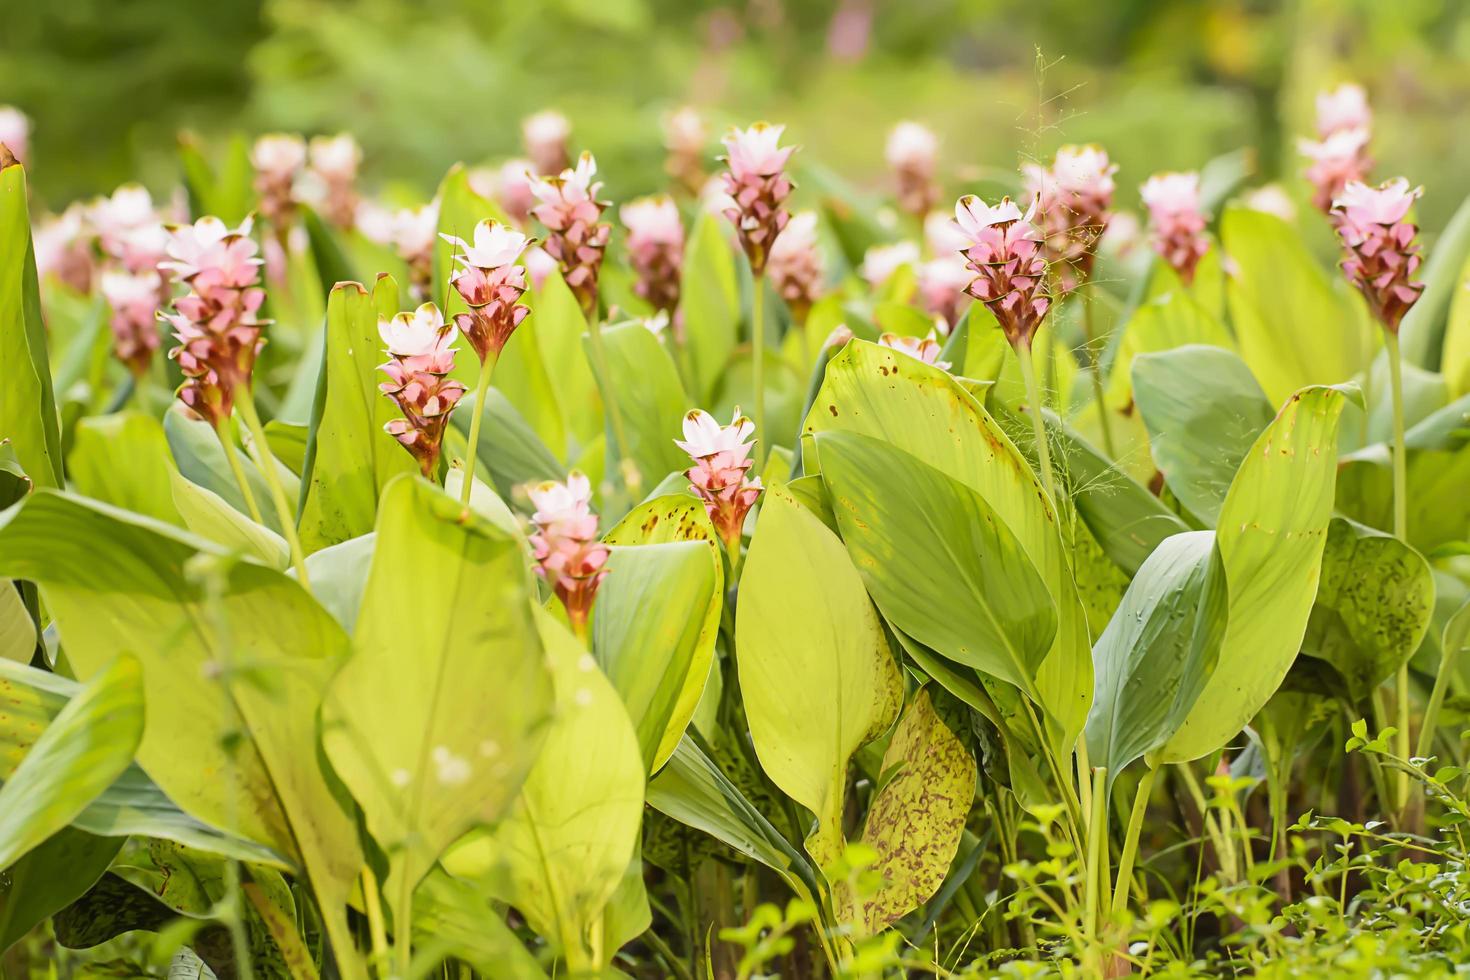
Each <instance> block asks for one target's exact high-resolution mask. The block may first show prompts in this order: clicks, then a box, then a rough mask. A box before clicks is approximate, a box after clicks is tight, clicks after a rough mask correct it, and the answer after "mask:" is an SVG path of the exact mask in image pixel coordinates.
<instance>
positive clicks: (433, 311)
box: [378, 303, 465, 479]
mask: <svg viewBox="0 0 1470 980" xmlns="http://www.w3.org/2000/svg"><path fill="white" fill-rule="evenodd" d="M378 335H379V336H380V337H382V338H383V345H384V348H385V349H384V353H385V354H387V355H388V358H389V359H388V362H387V363H386V364H383V365H381V366H380V368H379V370H381V371H382V372H383V373H384V374H386V375H388V380H387V381H384V382H383V383H382V384H380V385H379V386H378V389H379V390H380V391H382V392H383V394H385V395H387V396H388V397H389V398H391V399H393V401H394V403H395V404H397V405H398V408H399V409H400V410H401V411H402V412H403V418H401V419H394V420H393V421H391V422H389V423H388V424H387V425H385V426H384V427H383V428H384V429H386V430H387V432H388V434H389V435H390V436H392V437H393V438H395V439H397V440H398V442H399V443H400V444H401V445H402V446H403V447H404V448H405V449H407V450H408V451H409V452H410V453H411V454H412V455H413V458H414V459H416V460H418V463H419V469H420V470H421V471H422V472H423V474H424V476H426V477H430V478H431V479H432V477H433V475H434V470H435V469H436V468H437V467H438V465H439V452H440V450H441V448H442V447H443V443H444V427H445V425H446V423H448V421H449V413H450V411H451V410H452V409H453V408H454V406H455V404H456V403H458V402H459V400H460V398H462V397H463V396H464V393H465V387H464V385H463V384H461V383H460V382H458V381H451V380H450V378H449V372H451V371H453V370H454V351H455V348H454V346H453V340H454V328H453V327H452V326H451V325H449V324H446V323H445V322H444V314H443V313H441V312H439V307H437V306H435V305H434V304H433V303H425V304H423V305H422V306H420V307H419V308H418V309H417V310H414V311H413V312H412V313H399V314H398V315H397V316H395V317H394V318H393V319H391V320H379V321H378Z"/></svg>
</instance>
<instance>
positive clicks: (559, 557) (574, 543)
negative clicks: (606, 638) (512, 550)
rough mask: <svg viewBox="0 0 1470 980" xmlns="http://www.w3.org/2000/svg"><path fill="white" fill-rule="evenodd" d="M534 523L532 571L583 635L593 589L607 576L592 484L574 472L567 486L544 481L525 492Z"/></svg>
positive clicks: (595, 589)
mask: <svg viewBox="0 0 1470 980" xmlns="http://www.w3.org/2000/svg"><path fill="white" fill-rule="evenodd" d="M529 492H530V496H531V503H532V504H533V505H535V507H536V512H535V513H534V514H532V515H531V521H532V523H533V524H535V525H536V530H535V532H534V533H533V534H532V535H531V548H532V551H533V553H534V554H535V557H536V572H537V574H539V575H540V576H541V577H542V578H544V579H546V581H548V582H550V583H551V586H552V588H553V589H554V590H555V592H556V597H557V598H558V599H560V600H561V604H562V607H563V608H565V609H566V611H567V619H568V620H570V621H571V624H572V628H573V629H574V630H575V631H576V633H577V635H579V636H585V634H586V630H587V618H588V616H589V614H590V613H591V612H592V602H593V600H594V599H596V597H597V587H598V586H599V585H601V584H602V580H603V579H604V578H606V577H607V571H608V570H607V559H608V554H609V550H608V547H607V545H605V544H603V543H602V542H601V541H599V540H598V539H597V515H596V514H594V513H592V508H591V502H592V484H591V482H590V481H589V480H588V479H587V477H585V476H583V475H582V474H581V473H578V472H577V471H576V470H573V471H572V472H571V473H569V474H568V475H567V482H565V483H556V482H554V481H547V482H545V483H541V484H538V485H537V486H534V487H531V488H530V491H529Z"/></svg>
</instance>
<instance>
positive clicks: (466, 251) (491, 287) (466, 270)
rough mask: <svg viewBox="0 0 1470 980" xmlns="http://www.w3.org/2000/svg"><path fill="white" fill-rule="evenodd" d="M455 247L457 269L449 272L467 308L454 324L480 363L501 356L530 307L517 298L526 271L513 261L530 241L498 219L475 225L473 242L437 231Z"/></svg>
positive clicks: (520, 292)
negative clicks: (456, 249)
mask: <svg viewBox="0 0 1470 980" xmlns="http://www.w3.org/2000/svg"><path fill="white" fill-rule="evenodd" d="M440 237H441V238H443V239H444V240H445V241H446V242H448V243H449V244H451V245H453V246H455V247H456V248H458V249H459V251H458V252H456V253H455V255H454V261H455V262H457V263H459V265H460V266H461V268H460V269H459V270H458V271H456V272H455V273H454V274H453V275H452V276H450V277H449V282H450V284H451V285H453V286H454V288H455V290H456V291H457V292H458V293H459V295H460V297H461V298H462V299H463V300H464V301H465V303H466V304H467V305H468V306H469V308H470V309H469V312H468V313H459V314H456V315H455V317H454V325H455V326H457V327H458V328H459V330H460V333H462V334H464V336H465V339H466V340H468V341H469V342H470V347H471V348H472V349H473V350H474V352H475V354H476V356H478V357H479V358H480V364H481V365H483V364H484V363H485V362H486V361H487V360H489V359H491V358H494V359H496V360H498V359H499V357H500V352H501V351H502V350H503V349H504V348H505V342H506V341H507V340H509V339H510V335H511V334H512V333H514V332H515V329H516V327H518V326H520V325H521V321H522V320H524V319H525V318H526V315H527V314H528V313H530V312H531V310H530V307H527V306H525V305H523V304H522V303H521V302H520V298H521V295H522V294H523V293H525V291H526V270H525V269H523V268H521V267H520V266H519V265H516V262H517V261H518V260H519V259H520V257H521V253H523V252H524V251H525V250H526V246H528V245H529V244H531V240H530V239H528V238H527V237H526V236H525V235H522V234H521V233H520V232H518V231H515V230H514V229H512V228H508V227H506V226H505V225H502V224H500V223H499V222H496V221H491V220H488V219H487V220H485V221H481V222H480V223H479V224H478V225H476V226H475V234H474V243H473V244H471V243H469V242H466V241H465V240H464V239H463V238H457V237H455V236H453V235H440Z"/></svg>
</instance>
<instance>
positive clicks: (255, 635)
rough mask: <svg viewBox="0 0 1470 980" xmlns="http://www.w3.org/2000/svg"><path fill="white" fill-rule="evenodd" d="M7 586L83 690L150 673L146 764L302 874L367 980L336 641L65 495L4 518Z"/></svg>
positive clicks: (311, 613)
mask: <svg viewBox="0 0 1470 980" xmlns="http://www.w3.org/2000/svg"><path fill="white" fill-rule="evenodd" d="M0 576H14V577H18V578H26V579H30V580H31V581H34V582H37V583H38V584H39V585H40V587H41V591H42V595H43V597H44V598H45V600H46V605H47V608H48V609H50V611H51V612H52V614H53V615H54V616H55V620H56V623H57V626H58V629H59V631H60V633H61V635H62V637H63V638H64V639H63V643H64V645H65V650H66V657H67V660H68V662H69V663H70V664H71V666H72V667H73V668H74V669H75V670H76V671H77V674H78V676H79V677H82V678H88V677H91V676H93V675H94V674H96V673H97V672H98V671H99V670H101V669H102V668H103V667H104V666H105V665H106V664H107V663H108V662H109V661H110V660H111V659H112V658H113V657H114V656H116V654H117V651H118V650H119V649H122V650H126V651H129V652H131V653H133V654H134V655H136V656H137V657H138V658H139V660H140V661H142V663H143V665H144V672H143V681H144V687H145V689H146V700H147V709H148V710H147V723H146V725H145V728H144V733H143V741H142V744H141V745H140V747H139V749H138V761H139V763H140V764H141V765H142V766H143V767H144V768H145V769H146V770H147V771H148V773H149V775H151V776H152V777H153V778H154V779H155V780H157V781H158V784H159V786H160V787H162V788H163V790H164V791H165V792H166V793H167V794H168V795H169V797H170V798H172V799H174V800H176V801H178V802H179V805H180V806H181V807H182V808H183V809H184V810H185V811H186V812H188V813H190V814H192V815H194V816H196V817H198V818H200V819H203V820H204V821H206V822H208V823H210V824H212V825H214V826H217V827H220V828H222V829H225V830H228V831H231V832H232V833H236V834H238V835H240V836H242V837H245V838H247V839H250V840H253V841H256V842H259V843H262V844H266V845H268V846H270V847H272V848H273V849H275V850H276V851H278V852H279V853H281V854H284V855H286V856H287V857H288V858H291V859H293V860H298V861H299V863H300V864H301V865H302V866H304V868H305V870H306V872H307V874H308V876H309V878H310V880H311V884H312V886H313V888H314V890H315V891H316V895H317V898H318V903H319V905H320V906H321V907H322V910H323V915H324V917H325V920H326V922H325V924H326V928H327V931H328V933H329V934H330V935H331V937H332V940H333V946H334V948H335V949H336V951H337V956H338V961H339V963H343V964H344V969H346V970H347V971H348V973H349V974H350V975H351V976H357V975H358V974H357V972H356V970H355V968H354V961H353V960H352V959H351V952H350V951H351V949H352V947H351V944H350V940H349V939H348V938H347V936H346V922H345V913H344V911H343V910H344V907H345V902H346V895H347V891H348V889H349V888H350V887H351V885H352V883H353V882H355V881H356V878H357V874H358V871H359V869H360V868H361V866H362V856H361V853H360V851H359V849H358V843H357V830H356V825H355V822H354V820H353V818H352V816H351V815H350V812H349V809H348V806H347V805H344V803H343V801H342V800H341V799H340V798H339V797H338V796H337V794H336V792H335V790H334V789H333V787H332V785H330V784H329V782H328V780H327V778H326V776H325V774H324V773H323V771H322V768H321V759H320V756H319V753H318V752H317V750H316V744H317V716H318V711H319V708H320V703H321V692H322V689H323V688H324V686H325V683H326V680H327V678H328V676H329V675H330V671H331V670H332V669H333V668H334V667H335V665H336V663H337V661H338V659H339V658H340V656H341V654H342V652H343V651H345V649H346V646H347V638H346V636H345V634H344V633H343V632H342V629H341V627H339V626H338V625H337V624H336V623H335V622H333V621H332V619H331V617H330V616H328V614H327V613H326V612H325V611H324V610H323V609H322V608H321V607H320V606H318V605H317V604H316V603H315V602H313V601H312V599H311V597H310V596H309V595H308V594H307V593H306V592H305V591H304V590H303V589H302V588H301V586H299V585H298V584H296V583H295V582H294V581H292V580H291V579H289V578H287V577H286V576H284V575H282V574H281V573H279V572H277V571H275V570H274V569H270V568H266V567H264V566H262V565H257V564H254V563H252V562H236V561H232V560H230V559H229V557H228V556H226V555H224V554H223V553H222V552H221V550H220V549H218V548H217V546H214V545H212V544H210V543H208V542H206V541H204V540H203V539H200V538H195V537H193V536H191V535H188V534H185V533H183V532H180V531H177V530H175V529H173V528H170V527H167V526H166V525H163V524H160V523H158V522H156V521H153V520H151V519H149V518H145V517H139V516H137V515H134V514H129V513H127V512H125V511H119V510H116V509H114V508H111V507H109V506H107V505H105V504H100V503H96V502H93V501H90V500H87V499H86V498H82V497H75V496H72V495H70V494H63V493H59V492H56V491H44V492H40V493H36V494H33V495H32V496H31V497H30V498H29V499H28V500H27V501H26V503H25V504H24V505H23V506H22V507H20V508H13V509H12V510H10V511H8V512H6V513H5V514H4V515H0Z"/></svg>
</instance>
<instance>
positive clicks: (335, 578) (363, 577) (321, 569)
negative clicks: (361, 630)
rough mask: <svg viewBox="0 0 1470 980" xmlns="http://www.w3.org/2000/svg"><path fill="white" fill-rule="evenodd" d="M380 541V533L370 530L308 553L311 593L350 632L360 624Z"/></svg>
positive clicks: (307, 572) (307, 561)
mask: <svg viewBox="0 0 1470 980" xmlns="http://www.w3.org/2000/svg"><path fill="white" fill-rule="evenodd" d="M377 543H378V536H377V534H376V533H372V532H370V533H368V534H364V535H363V536H362V537H359V538H352V539H350V540H348V541H343V542H342V543H341V544H334V545H332V546H330V547H327V548H323V549H322V550H321V551H317V552H313V553H312V554H310V555H307V556H306V575H307V578H309V579H311V590H312V594H313V595H315V596H316V601H317V602H319V603H321V604H322V607H323V608H324V609H326V610H327V612H329V613H331V614H332V618H333V619H335V620H336V621H337V622H338V623H340V624H341V625H342V628H343V629H344V630H346V631H347V632H348V633H351V632H352V631H353V629H354V628H355V627H356V625H357V613H358V610H359V609H360V608H361V606H362V594H363V591H364V590H365V589H366V588H367V580H368V570H369V569H370V568H371V567H372V563H373V549H374V548H375V547H376V545H377Z"/></svg>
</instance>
